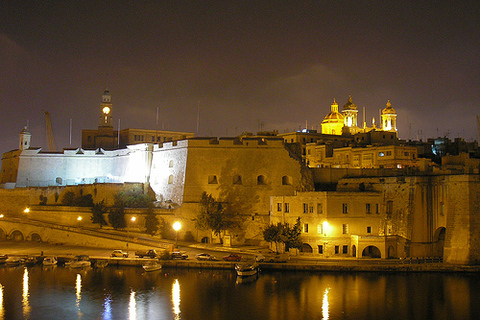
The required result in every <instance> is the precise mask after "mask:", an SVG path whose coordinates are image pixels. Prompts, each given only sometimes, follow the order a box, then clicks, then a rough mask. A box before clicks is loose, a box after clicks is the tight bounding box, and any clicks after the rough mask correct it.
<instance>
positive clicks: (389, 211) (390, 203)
mask: <svg viewBox="0 0 480 320" xmlns="http://www.w3.org/2000/svg"><path fill="white" fill-rule="evenodd" d="M392 213H393V201H392V200H388V201H387V212H386V214H388V215H390V214H392Z"/></svg>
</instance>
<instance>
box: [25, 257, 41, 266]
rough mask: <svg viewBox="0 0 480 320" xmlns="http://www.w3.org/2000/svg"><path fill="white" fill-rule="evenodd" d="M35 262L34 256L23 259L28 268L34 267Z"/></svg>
mask: <svg viewBox="0 0 480 320" xmlns="http://www.w3.org/2000/svg"><path fill="white" fill-rule="evenodd" d="M37 262H38V258H37V257H35V256H28V257H27V258H25V265H27V266H29V267H31V266H34V265H36V264H37Z"/></svg>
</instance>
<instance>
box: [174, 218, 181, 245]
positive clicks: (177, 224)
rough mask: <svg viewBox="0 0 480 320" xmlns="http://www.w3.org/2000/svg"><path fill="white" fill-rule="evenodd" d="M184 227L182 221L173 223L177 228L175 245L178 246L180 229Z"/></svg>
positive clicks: (175, 228)
mask: <svg viewBox="0 0 480 320" xmlns="http://www.w3.org/2000/svg"><path fill="white" fill-rule="evenodd" d="M181 228H182V224H181V223H180V222H178V221H177V222H175V223H174V224H173V230H175V246H177V247H178V230H180V229H181Z"/></svg>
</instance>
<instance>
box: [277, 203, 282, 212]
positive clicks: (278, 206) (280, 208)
mask: <svg viewBox="0 0 480 320" xmlns="http://www.w3.org/2000/svg"><path fill="white" fill-rule="evenodd" d="M277 211H278V212H282V204H281V203H277Z"/></svg>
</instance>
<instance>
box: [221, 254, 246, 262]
mask: <svg viewBox="0 0 480 320" xmlns="http://www.w3.org/2000/svg"><path fill="white" fill-rule="evenodd" d="M223 260H225V261H240V260H242V256H241V255H238V254H236V253H230V254H229V255H228V256H225V257H223Z"/></svg>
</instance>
